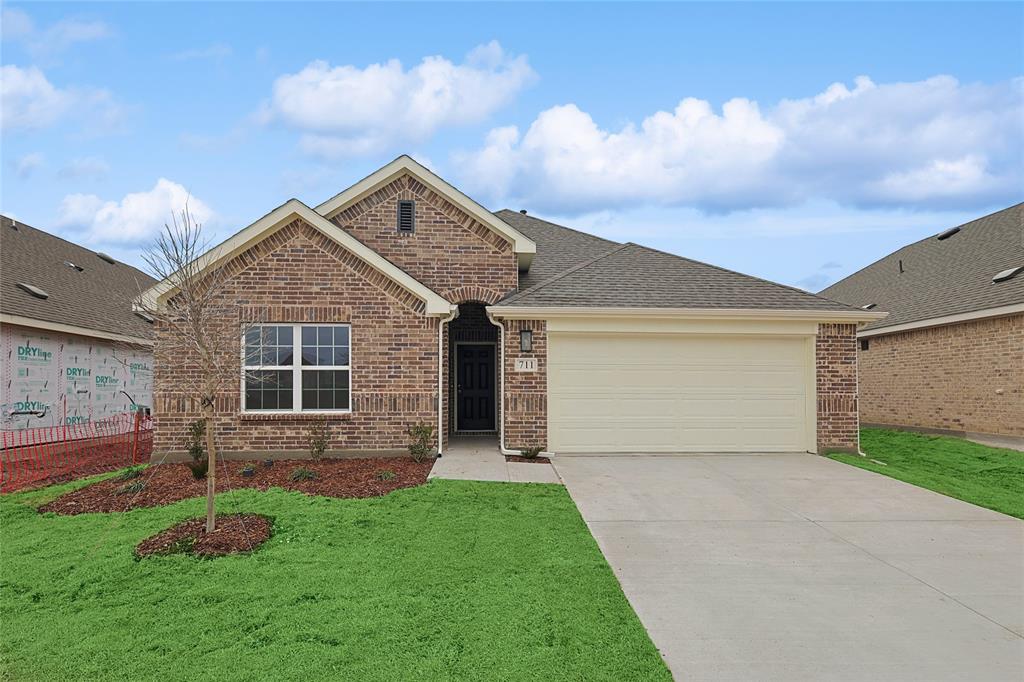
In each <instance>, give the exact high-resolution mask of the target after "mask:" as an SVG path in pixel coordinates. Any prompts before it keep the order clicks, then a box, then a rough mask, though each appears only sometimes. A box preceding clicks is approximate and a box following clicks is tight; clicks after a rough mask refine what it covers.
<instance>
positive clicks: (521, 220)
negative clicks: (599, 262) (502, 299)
mask: <svg viewBox="0 0 1024 682" xmlns="http://www.w3.org/2000/svg"><path fill="white" fill-rule="evenodd" d="M494 215H496V216H498V217H499V218H501V219H502V220H503V221H504V222H506V223H508V224H509V225H511V226H512V227H514V228H515V229H517V230H519V231H520V232H522V233H523V234H525V235H526V236H527V237H529V238H530V239H532V240H533V241H534V242H535V243H536V244H537V253H536V255H534V257H533V263H532V264H531V265H530V270H529V271H528V272H524V273H520V274H519V290H520V291H522V290H524V289H528V288H530V287H533V286H536V285H538V284H540V283H541V282H543V281H545V280H548V279H551V278H552V277H554V276H555V275H558V274H560V273H562V272H565V271H566V270H568V269H569V268H571V267H573V266H576V265H579V264H580V263H583V262H586V261H588V260H590V259H591V258H594V257H596V256H600V255H602V254H605V253H608V251H610V250H611V249H614V248H615V247H617V246H619V244H618V242H613V241H610V240H608V239H602V238H601V237H595V236H594V235H592V234H587V233H586V232H579V231H578V230H573V229H571V228H568V227H564V226H562V225H556V224H555V223H551V222H548V221H547V220H541V219H539V218H534V217H533V216H531V215H526V214H523V213H519V212H518V211H510V210H508V209H507V208H506V209H502V210H500V211H495V212H494Z"/></svg>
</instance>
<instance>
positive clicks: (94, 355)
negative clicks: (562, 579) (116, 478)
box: [0, 216, 155, 431]
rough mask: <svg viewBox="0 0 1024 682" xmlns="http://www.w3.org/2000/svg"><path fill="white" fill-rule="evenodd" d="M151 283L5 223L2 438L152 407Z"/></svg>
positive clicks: (104, 259) (0, 272) (0, 312)
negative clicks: (146, 301)
mask: <svg viewBox="0 0 1024 682" xmlns="http://www.w3.org/2000/svg"><path fill="white" fill-rule="evenodd" d="M153 284H155V280H154V279H153V278H152V277H150V276H148V275H146V274H145V273H144V272H141V271H140V270H137V269H135V268H133V267H131V266H130V265H127V264H125V263H121V262H118V261H116V260H114V259H113V258H111V257H110V256H108V255H106V254H103V253H97V252H95V251H90V250H89V249H86V248H83V247H81V246H78V245H77V244H72V243H71V242H69V241H66V240H64V239H61V238H60V237H57V236H54V235H52V234H48V233H46V232H43V231H42V230H38V229H36V228H34V227H30V226H28V225H26V224H24V223H22V222H19V221H17V220H14V219H12V218H8V217H7V216H0V349H2V350H0V352H2V358H3V361H2V367H0V378H2V381H3V385H2V388H0V429H2V430H4V431H15V430H22V429H26V428H33V427H44V426H61V425H71V424H81V423H86V422H92V421H95V420H98V419H101V418H103V417H108V416H111V415H114V414H118V413H122V412H126V411H131V410H134V409H136V407H137V406H148V405H150V404H151V403H152V379H153V377H152V366H153V357H152V346H153V340H152V325H151V323H149V322H147V321H146V320H144V319H142V318H141V317H139V316H138V315H136V314H133V313H132V307H131V302H132V300H133V299H134V298H135V297H137V296H138V295H139V292H140V291H142V290H143V289H146V288H148V287H150V286H152V285H153Z"/></svg>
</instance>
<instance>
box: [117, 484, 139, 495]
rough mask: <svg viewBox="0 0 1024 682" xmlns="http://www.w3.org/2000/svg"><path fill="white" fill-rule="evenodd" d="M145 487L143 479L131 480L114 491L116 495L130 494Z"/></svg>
mask: <svg viewBox="0 0 1024 682" xmlns="http://www.w3.org/2000/svg"><path fill="white" fill-rule="evenodd" d="M145 489H146V482H145V481H132V482H131V483H125V484H124V485H123V486H121V487H120V488H118V489H117V490H115V491H114V493H115V494H117V495H131V494H134V493H141V492H142V491H143V490H145Z"/></svg>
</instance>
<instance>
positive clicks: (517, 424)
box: [504, 320, 548, 450]
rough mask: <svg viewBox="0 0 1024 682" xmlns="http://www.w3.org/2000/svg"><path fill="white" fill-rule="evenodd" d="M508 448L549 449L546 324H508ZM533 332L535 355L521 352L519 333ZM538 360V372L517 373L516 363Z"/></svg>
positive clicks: (506, 355) (533, 352) (506, 422)
mask: <svg viewBox="0 0 1024 682" xmlns="http://www.w3.org/2000/svg"><path fill="white" fill-rule="evenodd" d="M504 325H505V412H506V414H505V415H504V418H505V445H506V447H508V448H509V449H512V450H516V449H521V448H527V447H536V446H540V447H547V439H548V395H547V394H548V339H547V322H545V321H544V320H505V321H504ZM522 329H532V330H533V351H532V352H530V353H524V352H522V351H520V350H519V331H520V330H522ZM518 357H524V358H525V357H533V358H536V359H537V371H536V372H516V371H515V370H514V367H515V359H516V358H518Z"/></svg>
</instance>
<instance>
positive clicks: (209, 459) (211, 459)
mask: <svg viewBox="0 0 1024 682" xmlns="http://www.w3.org/2000/svg"><path fill="white" fill-rule="evenodd" d="M205 412H206V415H205V417H204V418H205V420H206V463H207V466H206V532H207V533H212V532H213V529H214V527H215V522H214V507H213V496H214V494H215V493H216V492H217V447H216V446H215V445H214V438H213V408H212V407H210V408H207V409H206V410H205Z"/></svg>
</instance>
